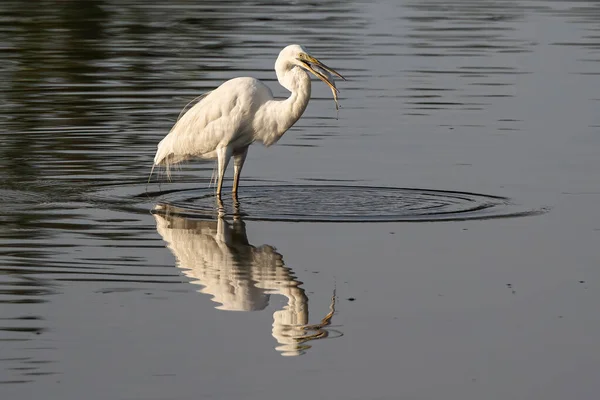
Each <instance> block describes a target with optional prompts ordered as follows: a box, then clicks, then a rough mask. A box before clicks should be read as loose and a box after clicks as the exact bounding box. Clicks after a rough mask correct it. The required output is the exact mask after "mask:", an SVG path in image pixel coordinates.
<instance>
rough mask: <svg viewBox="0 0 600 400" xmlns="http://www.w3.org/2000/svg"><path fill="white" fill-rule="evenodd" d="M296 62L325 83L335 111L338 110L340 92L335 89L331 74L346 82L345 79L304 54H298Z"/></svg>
mask: <svg viewBox="0 0 600 400" xmlns="http://www.w3.org/2000/svg"><path fill="white" fill-rule="evenodd" d="M298 61H300V62H301V63H302V65H303V66H304V67H305V68H306V69H307V70H309V71H310V72H312V73H313V74H314V75H315V76H316V77H317V78H319V79H320V80H322V81H323V82H325V83H326V84H327V86H329V88H330V89H331V93H332V94H333V100H335V109H336V110H337V109H339V105H338V93H339V92H340V91H339V90H338V89H337V88H336V87H335V82H334V80H333V76H332V75H331V74H334V75H336V76H338V77H339V78H341V79H343V80H346V78H344V77H343V76H342V75H341V74H340V73H339V72H337V71H336V70H334V69H333V68H330V67H328V66H327V65H325V64H323V63H322V62H321V61H319V60H317V59H316V58H314V57H313V56H311V55H308V54H306V53H302V54H300V56H299V57H298Z"/></svg>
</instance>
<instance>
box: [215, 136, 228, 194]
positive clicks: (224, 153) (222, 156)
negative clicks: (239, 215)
mask: <svg viewBox="0 0 600 400" xmlns="http://www.w3.org/2000/svg"><path fill="white" fill-rule="evenodd" d="M230 158H231V149H230V148H229V147H221V148H219V149H217V162H218V164H219V171H218V172H219V181H218V183H217V198H218V199H219V200H221V188H222V187H223V176H224V175H225V170H226V169H227V164H229V159H230Z"/></svg>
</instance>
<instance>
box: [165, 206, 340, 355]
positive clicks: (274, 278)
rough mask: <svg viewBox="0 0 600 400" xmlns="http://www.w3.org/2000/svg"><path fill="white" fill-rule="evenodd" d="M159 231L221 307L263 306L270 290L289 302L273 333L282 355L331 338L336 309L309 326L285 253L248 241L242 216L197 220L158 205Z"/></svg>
mask: <svg viewBox="0 0 600 400" xmlns="http://www.w3.org/2000/svg"><path fill="white" fill-rule="evenodd" d="M155 211H157V212H155V213H154V217H155V218H156V229H157V231H158V233H159V234H160V235H161V236H162V238H163V240H164V241H165V242H167V244H168V247H169V249H171V251H172V252H173V254H174V255H175V258H176V259H177V266H178V267H179V268H181V269H182V270H183V273H184V274H185V275H186V276H187V277H188V278H190V279H192V280H191V282H190V283H193V284H197V285H201V286H203V288H202V289H200V290H199V291H200V292H201V293H206V294H210V295H211V296H212V300H213V301H214V302H216V303H219V304H220V305H219V306H217V307H216V308H218V309H221V310H232V311H253V310H262V309H264V308H266V307H267V305H268V304H269V296H270V295H271V294H281V295H283V296H285V297H287V299H288V303H287V305H286V306H285V307H284V308H283V309H282V310H278V311H275V313H274V314H273V331H272V333H273V337H275V339H276V340H277V341H278V342H279V346H278V347H277V350H279V351H281V352H282V354H283V355H299V354H302V353H303V352H304V350H306V349H308V348H310V346H309V345H308V344H307V343H306V342H308V341H310V340H314V339H321V338H325V337H327V336H328V334H329V331H328V330H326V329H324V327H325V326H327V325H329V324H330V322H331V318H332V317H333V313H334V306H335V303H334V301H335V294H334V297H333V298H332V304H331V310H330V312H329V314H327V315H326V316H325V317H324V318H323V319H322V320H321V322H320V323H318V324H315V325H308V298H307V297H306V293H305V292H304V289H302V288H301V287H300V285H301V284H302V282H299V281H298V280H297V279H296V277H295V276H294V275H293V272H292V270H291V269H290V268H288V267H286V266H285V265H284V263H283V257H282V256H281V254H279V253H278V252H277V251H275V249H274V248H273V247H271V246H269V245H263V246H260V247H254V246H252V245H250V244H249V243H248V239H247V236H246V227H245V224H244V222H243V221H242V220H241V219H235V220H234V221H233V224H231V225H230V224H229V223H228V222H227V221H225V220H224V219H223V218H218V219H217V220H216V221H206V220H193V219H187V218H183V217H180V216H174V215H172V212H173V211H174V208H173V207H171V206H166V205H160V206H157V208H156V210H155Z"/></svg>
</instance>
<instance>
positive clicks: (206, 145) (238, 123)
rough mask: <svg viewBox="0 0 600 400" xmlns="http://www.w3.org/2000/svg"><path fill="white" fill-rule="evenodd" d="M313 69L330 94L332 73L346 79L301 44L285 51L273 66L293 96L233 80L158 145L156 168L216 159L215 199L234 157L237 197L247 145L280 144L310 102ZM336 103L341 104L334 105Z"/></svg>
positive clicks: (256, 82)
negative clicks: (279, 97)
mask: <svg viewBox="0 0 600 400" xmlns="http://www.w3.org/2000/svg"><path fill="white" fill-rule="evenodd" d="M306 71H310V72H312V73H313V74H315V76H317V77H318V78H319V79H321V80H322V81H323V82H325V83H326V84H327V85H328V86H329V87H330V88H331V90H332V92H333V94H334V98H335V99H336V101H337V93H336V92H337V89H336V87H335V84H334V82H333V79H332V78H331V75H330V74H329V73H330V72H331V73H333V74H335V75H337V76H339V77H340V78H342V79H344V78H343V77H342V76H341V75H340V74H339V73H337V72H336V71H335V70H333V69H331V68H329V67H327V66H326V65H324V64H323V63H321V62H320V61H319V60H317V59H316V58H314V57H312V56H311V55H309V54H308V52H307V51H306V50H305V49H304V48H303V47H302V46H299V45H290V46H287V47H286V48H284V49H283V50H282V51H281V52H280V53H279V57H278V58H277V61H276V62H275V72H276V74H277V79H278V81H279V83H280V84H281V85H282V86H283V87H285V88H286V89H287V90H289V91H290V92H291V95H290V97H288V98H287V99H283V100H276V99H274V98H273V93H272V92H271V90H270V89H269V88H268V87H267V86H266V85H265V84H264V83H262V82H261V81H259V80H258V79H255V78H235V79H231V80H229V81H227V82H225V83H223V84H222V85H221V86H219V87H218V88H217V89H215V90H213V91H212V92H209V93H207V94H206V95H204V96H203V97H202V98H201V99H200V101H199V102H198V103H197V104H195V105H194V106H193V107H192V108H190V109H189V110H188V111H187V112H186V113H185V114H184V115H183V116H182V117H181V118H180V119H179V120H178V121H177V122H176V123H175V125H174V126H173V128H172V129H171V131H170V132H169V134H168V135H167V136H166V137H165V138H164V139H163V140H161V141H160V143H159V144H158V150H157V152H156V155H155V157H154V165H155V166H165V167H166V168H167V173H169V171H170V166H171V165H173V164H176V163H179V162H182V161H185V160H188V159H191V158H203V159H217V160H218V170H217V172H218V183H217V196H218V197H219V198H220V196H221V188H222V185H223V175H224V173H225V170H226V169H227V165H228V163H229V160H230V158H231V157H233V159H234V182H233V193H234V195H237V190H238V184H239V177H240V172H241V170H242V167H243V165H244V161H245V159H246V154H247V152H248V146H249V145H251V144H252V143H253V142H255V141H258V142H261V143H263V144H264V145H265V146H270V145H272V144H273V143H275V142H277V141H278V140H279V138H281V136H283V134H284V133H285V132H286V131H287V130H288V129H289V128H290V127H291V126H292V125H293V124H294V123H295V122H296V121H297V120H298V119H299V118H300V117H301V116H302V113H303V112H304V110H305V109H306V106H307V104H308V101H309V99H310V91H311V84H310V77H309V75H308V74H307V73H306ZM336 104H337V103H336Z"/></svg>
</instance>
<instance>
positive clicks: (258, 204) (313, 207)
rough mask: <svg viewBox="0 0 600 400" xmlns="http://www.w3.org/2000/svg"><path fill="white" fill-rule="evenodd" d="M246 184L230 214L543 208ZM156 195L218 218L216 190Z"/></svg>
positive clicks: (445, 213)
mask: <svg viewBox="0 0 600 400" xmlns="http://www.w3.org/2000/svg"><path fill="white" fill-rule="evenodd" d="M242 189H243V190H242V194H240V197H239V207H236V208H235V209H233V210H232V209H231V208H232V207H231V206H228V205H227V204H225V208H226V210H225V213H226V214H235V213H238V214H239V215H241V216H242V217H244V219H247V220H258V221H304V222H402V221H407V222H408V221H414V222H424V221H449V220H468V219H487V218H507V217H518V216H527V215H532V214H537V213H539V212H540V211H532V210H523V209H518V207H517V206H515V205H514V204H511V203H510V201H509V199H508V198H505V197H499V196H490V195H485V194H477V193H467V192H453V191H442V190H428V189H412V188H392V187H370V186H337V185H306V186H291V185H290V186H255V187H244V188H242ZM154 196H156V199H157V200H158V202H159V203H163V204H166V205H169V206H170V207H169V212H175V213H177V214H179V215H182V216H189V217H197V218H198V217H200V218H215V217H216V216H217V214H218V207H217V201H216V198H215V194H214V189H206V190H198V189H194V190H180V191H168V192H162V193H154ZM226 200H227V199H226ZM158 210H160V208H159V209H158ZM156 212H160V211H156Z"/></svg>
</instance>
